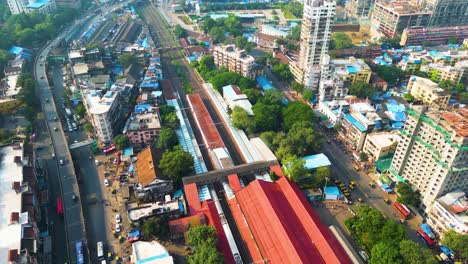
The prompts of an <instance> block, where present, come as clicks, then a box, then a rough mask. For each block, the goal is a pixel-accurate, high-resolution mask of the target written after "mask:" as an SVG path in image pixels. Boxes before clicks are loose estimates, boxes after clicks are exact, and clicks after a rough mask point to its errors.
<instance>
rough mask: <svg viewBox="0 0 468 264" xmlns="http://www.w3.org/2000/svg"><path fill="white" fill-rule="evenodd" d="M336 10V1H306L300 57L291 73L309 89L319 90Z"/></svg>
mask: <svg viewBox="0 0 468 264" xmlns="http://www.w3.org/2000/svg"><path fill="white" fill-rule="evenodd" d="M335 9H336V3H335V1H327V0H306V1H304V15H303V18H302V27H301V47H300V55H299V60H298V62H296V63H291V72H292V73H293V75H294V78H295V80H296V81H297V82H299V83H303V84H304V86H305V87H306V88H307V89H314V90H317V88H318V85H319V81H320V71H321V69H320V65H321V63H322V58H323V56H324V55H326V54H328V46H329V43H330V36H331V32H332V26H333V21H334V17H335V14H336V13H335Z"/></svg>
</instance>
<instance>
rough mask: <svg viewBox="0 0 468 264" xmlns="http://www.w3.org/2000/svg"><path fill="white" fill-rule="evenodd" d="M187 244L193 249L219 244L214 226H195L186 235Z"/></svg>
mask: <svg viewBox="0 0 468 264" xmlns="http://www.w3.org/2000/svg"><path fill="white" fill-rule="evenodd" d="M185 237H186V242H187V244H189V245H190V246H191V247H194V248H197V247H198V246H200V245H203V244H208V245H212V246H215V245H216V243H217V237H216V230H215V229H214V228H213V227H212V226H206V225H201V226H193V227H191V228H190V229H189V230H188V231H187V233H186V234H185Z"/></svg>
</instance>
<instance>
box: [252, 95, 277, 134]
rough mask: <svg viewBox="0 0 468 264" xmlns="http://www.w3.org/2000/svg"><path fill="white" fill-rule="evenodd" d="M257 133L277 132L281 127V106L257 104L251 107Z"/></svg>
mask: <svg viewBox="0 0 468 264" xmlns="http://www.w3.org/2000/svg"><path fill="white" fill-rule="evenodd" d="M252 110H253V114H254V122H255V127H256V129H257V131H268V130H274V131H277V130H279V129H280V127H281V121H282V120H281V106H279V105H275V104H273V105H272V104H265V103H263V102H257V103H256V104H255V105H254V106H253V107H252Z"/></svg>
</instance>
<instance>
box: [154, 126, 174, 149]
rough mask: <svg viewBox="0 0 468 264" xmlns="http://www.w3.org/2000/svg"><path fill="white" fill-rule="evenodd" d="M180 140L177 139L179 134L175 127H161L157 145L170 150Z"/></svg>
mask: <svg viewBox="0 0 468 264" xmlns="http://www.w3.org/2000/svg"><path fill="white" fill-rule="evenodd" d="M177 143H178V140H177V135H176V133H175V131H174V129H172V128H170V127H167V128H163V129H161V131H160V132H159V138H158V141H157V147H158V148H160V149H163V150H170V149H172V148H173V147H174V146H175V145H177Z"/></svg>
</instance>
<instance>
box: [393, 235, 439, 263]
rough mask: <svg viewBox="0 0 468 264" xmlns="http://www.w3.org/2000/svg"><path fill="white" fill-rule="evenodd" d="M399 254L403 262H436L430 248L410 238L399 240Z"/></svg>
mask: <svg viewBox="0 0 468 264" xmlns="http://www.w3.org/2000/svg"><path fill="white" fill-rule="evenodd" d="M400 255H401V258H402V260H403V263H405V264H437V263H438V262H437V260H435V259H434V257H433V255H432V253H431V251H430V250H428V249H426V248H423V247H421V246H420V245H419V244H417V243H415V242H413V241H411V240H403V241H401V242H400Z"/></svg>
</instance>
